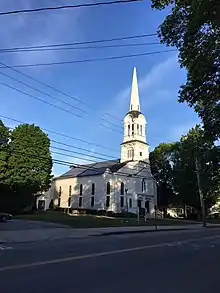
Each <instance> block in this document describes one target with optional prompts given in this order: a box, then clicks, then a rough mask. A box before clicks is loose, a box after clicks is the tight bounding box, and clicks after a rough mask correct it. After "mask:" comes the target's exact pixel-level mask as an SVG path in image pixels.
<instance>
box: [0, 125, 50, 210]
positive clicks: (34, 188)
mask: <svg viewBox="0 0 220 293" xmlns="http://www.w3.org/2000/svg"><path fill="white" fill-rule="evenodd" d="M9 138H10V139H9ZM0 139H1V141H4V144H2V145H1V146H0V174H1V175H0V181H1V182H3V183H4V186H6V187H7V190H5V188H4V190H3V189H2V190H3V192H2V198H1V200H3V202H4V204H5V206H7V207H9V208H12V207H13V208H12V210H13V209H14V210H22V209H23V208H24V207H27V206H31V205H32V204H34V203H35V199H36V194H37V193H40V192H42V191H46V190H48V189H49V187H50V182H51V169H52V159H51V155H50V150H49V148H50V140H49V138H48V137H47V135H46V134H45V133H44V132H43V131H42V130H41V129H40V128H39V127H37V126H35V125H28V124H23V125H19V126H17V127H16V128H15V129H14V130H12V131H10V132H9V131H8V130H7V128H5V127H4V125H3V123H0ZM3 148H4V149H3ZM3 179H4V180H3ZM0 192H1V185H0ZM14 207H15V208H14Z"/></svg>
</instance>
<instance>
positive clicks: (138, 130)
mask: <svg viewBox="0 0 220 293" xmlns="http://www.w3.org/2000/svg"><path fill="white" fill-rule="evenodd" d="M137 134H138V135H139V124H137Z"/></svg>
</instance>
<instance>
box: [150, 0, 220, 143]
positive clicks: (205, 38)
mask: <svg viewBox="0 0 220 293" xmlns="http://www.w3.org/2000/svg"><path fill="white" fill-rule="evenodd" d="M151 2H152V7H153V8H155V9H158V10H162V9H165V8H166V7H167V6H171V7H172V9H171V12H170V14H169V15H168V16H167V17H166V18H165V20H164V22H163V23H162V24H161V26H160V27H159V32H158V33H159V37H160V39H161V42H162V43H165V44H167V45H168V46H175V47H176V48H177V49H178V50H179V62H180V65H181V66H182V67H185V68H186V69H187V81H186V84H185V85H182V86H181V89H180V91H179V101H180V102H184V101H185V102H187V103H188V104H189V105H190V106H191V107H193V108H194V109H195V111H196V112H197V113H198V114H199V116H200V117H201V119H202V120H203V123H204V127H205V130H206V135H207V136H211V138H212V139H216V138H219V137H220V3H219V0H151Z"/></svg>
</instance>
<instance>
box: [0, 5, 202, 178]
mask: <svg viewBox="0 0 220 293" xmlns="http://www.w3.org/2000/svg"><path fill="white" fill-rule="evenodd" d="M103 1H104V0H103ZM105 1H107V0H105ZM81 2H82V1H78V3H81ZM85 2H86V0H84V3H85ZM87 2H91V0H90V1H87ZM149 2H150V1H147V0H145V1H143V2H142V3H133V4H123V5H112V6H105V7H104V6H100V7H93V8H89V9H88V8H87V9H74V10H73V9H72V10H62V11H56V12H54V11H53V12H45V13H34V14H33V13H32V14H26V15H24V14H23V15H9V16H1V17H0V40H1V41H0V43H1V45H0V47H1V48H8V47H16V46H18V47H19V46H29V45H33V46H34V45H42V44H53V43H64V42H74V41H76V42H77V41H89V40H94V39H110V38H117V37H121V36H129V35H140V34H147V33H154V32H156V30H157V27H158V25H159V24H160V23H161V22H162V21H163V19H164V18H165V16H166V14H167V13H168V12H169V11H168V10H167V11H162V12H159V11H153V10H152V9H151V7H150V4H149ZM75 3H77V1H74V4H75ZM46 4H47V6H55V5H60V4H69V1H67V0H66V1H60V0H59V1H58V0H56V1H55V0H53V1H52V0H51V1H49V0H48V1H47V3H46ZM40 6H45V1H41V0H29V1H28V0H22V1H17V0H10V1H9V0H2V1H1V2H0V11H6V10H11V9H22V8H34V7H40ZM131 42H132V43H134V42H138V43H141V42H144V43H146V42H157V38H156V37H149V38H145V39H143V40H136V41H130V43H131ZM124 43H128V41H124ZM164 49H166V47H165V46H163V45H153V46H140V47H122V48H102V49H87V50H69V51H62V52H59V51H56V52H55V51H47V52H26V53H10V54H9V53H8V54H1V55H0V62H3V63H6V64H8V65H14V64H31V63H44V62H51V61H54V62H57V61H65V60H77V59H89V58H101V57H108V56H113V55H115V56H116V55H126V54H137V53H144V52H152V51H161V50H164ZM134 66H136V67H137V74H138V81H139V90H140V102H141V111H142V112H143V113H144V114H145V116H146V119H147V123H148V124H147V139H148V143H149V144H150V145H151V149H153V147H155V146H156V145H158V144H159V143H160V142H168V141H174V140H177V139H179V138H180V136H181V134H185V133H186V132H187V131H188V130H189V129H190V128H191V127H193V126H194V125H195V124H196V123H199V119H198V117H197V115H196V114H195V113H194V112H193V110H192V109H190V108H189V107H188V106H187V105H186V104H179V103H178V102H177V96H178V90H179V87H180V85H181V84H183V83H184V82H185V78H186V74H185V71H184V70H183V69H182V70H181V69H180V67H179V65H178V62H177V55H176V52H169V53H164V54H159V55H150V56H143V57H133V58H125V59H121V60H109V61H99V62H91V63H78V64H71V65H58V66H48V67H32V68H22V69H20V70H21V71H22V72H24V73H27V74H29V75H31V76H33V77H35V78H37V79H39V80H41V81H43V82H45V83H47V84H49V85H51V86H54V87H56V88H58V89H60V90H62V91H64V92H66V93H67V94H69V95H71V96H73V97H76V98H77V99H79V100H82V101H83V102H85V103H87V104H89V105H90V106H86V105H83V104H81V103H79V102H77V101H74V100H72V99H70V98H68V97H66V96H63V95H61V94H58V93H57V92H55V91H53V90H51V89H48V88H45V87H43V86H41V85H39V84H37V83H35V82H33V81H31V80H30V79H28V78H25V77H24V76H21V75H19V74H17V73H14V72H12V71H11V70H9V69H0V72H4V73H7V74H8V75H10V76H13V77H14V78H17V79H20V80H22V81H23V82H26V83H29V84H30V85H32V86H35V87H38V88H39V89H41V90H43V91H46V92H47V93H49V94H52V95H54V96H55V97H57V98H59V99H62V100H63V101H65V102H68V103H71V104H72V105H74V106H77V107H80V108H81V109H82V110H85V111H86V112H88V113H87V114H85V113H83V112H80V111H78V110H76V109H73V108H72V109H71V108H70V107H69V106H65V105H64V104H62V103H60V102H55V101H53V100H52V99H51V98H49V97H48V96H45V95H42V94H39V93H37V92H36V91H34V90H31V89H29V88H27V87H25V86H22V85H21V84H19V83H17V82H15V81H12V80H10V79H8V78H6V77H4V76H2V75H0V82H4V83H7V84H9V85H11V86H15V87H17V88H19V89H20V90H23V91H26V92H28V93H29V94H33V95H36V96H38V97H40V98H41V99H44V100H47V101H48V102H51V103H55V104H56V105H58V106H60V107H64V108H66V109H67V110H72V111H74V112H75V113H78V114H82V115H83V118H78V117H76V116H74V115H70V114H68V113H66V112H64V111H61V110H59V109H55V108H53V107H50V106H49V105H46V104H43V103H41V102H40V101H36V100H33V99H31V98H29V97H27V96H25V95H23V94H21V93H18V92H15V91H13V90H12V89H9V88H6V87H4V86H3V85H1V84H0V90H1V94H0V104H1V107H0V115H5V116H9V117H12V118H15V119H17V120H21V121H25V122H27V123H35V124H36V125H39V126H40V127H43V128H47V129H51V130H54V131H57V132H62V133H64V134H66V135H70V136H73V137H77V138H80V139H83V140H86V141H90V142H91V143H94V144H86V143H82V142H77V141H74V140H71V139H68V138H64V137H60V136H58V135H54V134H51V133H50V134H49V133H48V134H49V137H50V138H51V139H53V140H57V141H60V142H63V143H67V144H71V145H73V146H78V147H82V148H86V149H88V152H86V153H87V154H90V155H95V154H94V152H100V153H103V154H105V155H108V156H112V157H120V143H121V142H122V134H121V133H120V131H121V130H122V121H121V120H122V119H123V117H124V115H125V114H126V112H127V111H128V109H129V95H130V87H131V78H132V70H133V67H134ZM106 112H107V113H110V114H112V115H114V116H116V117H118V119H115V118H112V117H110V116H107V115H106V114H105V113H106ZM102 118H104V119H107V120H109V121H111V122H113V123H115V124H117V125H118V126H117V127H112V125H110V124H108V123H106V122H104V121H102V120H101V119H102ZM3 121H4V122H5V124H6V125H8V126H11V127H14V126H15V125H16V123H14V122H12V121H9V120H6V119H3ZM100 124H105V125H108V126H109V127H110V128H115V129H117V130H119V132H118V131H113V130H112V129H107V128H105V127H103V126H101V125H100ZM95 144H101V145H105V146H107V147H109V148H112V149H114V151H113V150H112V151H110V150H109V149H106V148H100V147H97V146H96V145H95ZM54 146H55V145H54ZM56 146H58V145H56ZM60 147H61V146H60ZM63 148H64V147H63ZM65 148H66V149H68V147H65ZM72 150H74V149H72ZM75 151H77V150H75ZM71 155H73V154H71ZM78 156H79V155H78ZM53 157H54V158H57V159H60V160H66V161H70V162H74V163H81V162H86V160H82V159H74V158H72V157H70V156H68V154H67V155H65V156H60V155H54V156H53ZM87 158H88V157H85V159H87ZM90 159H91V157H90ZM66 169H67V167H62V166H60V165H54V168H53V172H54V174H55V175H58V174H60V173H62V172H64V171H65V170H66Z"/></svg>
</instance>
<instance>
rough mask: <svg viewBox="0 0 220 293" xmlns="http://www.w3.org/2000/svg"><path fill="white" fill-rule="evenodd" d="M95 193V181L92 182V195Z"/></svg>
mask: <svg viewBox="0 0 220 293" xmlns="http://www.w3.org/2000/svg"><path fill="white" fill-rule="evenodd" d="M94 194H95V183H92V195H94Z"/></svg>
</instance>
